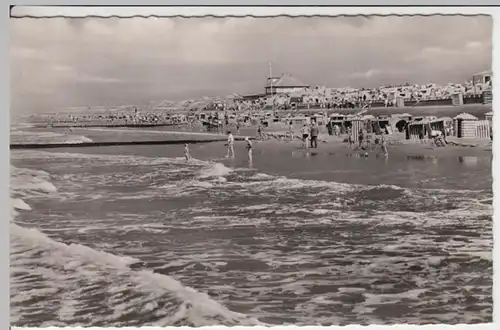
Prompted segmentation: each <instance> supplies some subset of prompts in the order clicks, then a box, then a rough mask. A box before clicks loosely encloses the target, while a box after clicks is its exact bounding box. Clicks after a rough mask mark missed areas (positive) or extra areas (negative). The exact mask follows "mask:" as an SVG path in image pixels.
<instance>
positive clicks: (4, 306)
mask: <svg viewBox="0 0 500 330" xmlns="http://www.w3.org/2000/svg"><path fill="white" fill-rule="evenodd" d="M13 2H15V5H16V6H14V7H13V8H10V9H9V7H7V8H6V9H7V11H8V12H7V15H4V16H3V17H2V32H1V35H2V47H5V49H4V50H5V51H4V52H2V56H3V57H4V58H3V61H2V63H3V70H2V71H3V72H4V74H3V75H2V78H1V79H2V87H3V88H2V97H1V100H2V101H3V102H4V103H3V104H4V109H5V110H4V111H0V116H1V118H0V122H1V123H2V125H5V127H4V129H3V130H1V132H2V137H1V138H2V140H3V141H4V146H5V149H4V150H5V151H6V153H7V155H6V157H5V158H4V159H5V160H6V161H5V162H4V163H3V164H2V167H3V168H2V171H1V172H0V173H1V180H2V182H4V184H3V187H4V189H2V197H3V199H4V201H6V204H7V207H5V208H2V212H3V217H2V219H4V221H1V222H0V223H1V226H2V227H3V228H4V229H3V230H0V233H1V235H2V237H1V239H0V244H2V245H3V247H2V248H0V251H2V252H1V258H2V262H3V264H4V265H8V264H9V245H10V244H9V243H10V240H9V228H10V227H9V222H10V219H11V214H10V198H9V189H10V164H9V160H10V151H9V141H10V137H9V132H10V129H9V127H10V102H9V97H10V91H9V87H10V79H9V55H8V54H9V36H8V30H9V19H10V18H9V10H10V14H12V16H20V15H23V16H37V17H54V16H67V17H84V16H100V17H109V16H118V17H133V16H227V15H230V16H277V15H287V16H340V15H372V14H376V15H432V14H446V15H450V14H460V15H477V14H486V15H491V16H492V17H493V21H494V23H493V40H499V42H500V7H490V6H493V5H498V3H497V1H495V0H490V1H475V2H473V3H470V2H469V1H457V0H455V1H450V2H448V1H446V2H445V1H440V2H436V1H429V0H422V1H405V2H404V4H402V3H401V1H397V0H385V1H362V0H358V1H344V2H342V1H318V0H316V1H314V3H310V2H305V1H304V2H300V1H265V0H254V1H215V0H213V1H159V0H157V1H147V2H146V3H144V2H141V1H128V0H122V1H98V0H88V1H80V2H78V1H72V0H67V1H48V2H49V4H47V2H45V1H38V0H31V1H13ZM23 5H26V6H28V5H29V6H30V7H20V6H23ZM92 5H94V6H100V7H88V6H92ZM36 6H54V7H36ZM71 6H73V7H71ZM124 6H128V7H124ZM142 6H148V7H142ZM162 6H163V7H162ZM186 6H189V7H186ZM210 6H213V7H210ZM229 6H233V7H229ZM245 6H247V7H245ZM248 6H250V7H248ZM255 6H263V7H255ZM264 6H268V7H264ZM276 6H280V7H276ZM282 6H286V7H282ZM304 6H307V7H304ZM331 6H334V7H331ZM339 6H348V7H339ZM390 6H397V7H390ZM412 6H413V7H412ZM426 6H428V7H426ZM468 6H471V7H468ZM492 69H493V71H494V72H496V71H500V47H499V46H497V45H496V43H495V42H494V43H493V63H492ZM495 90H496V89H494V93H495ZM499 103H500V99H499V98H497V97H493V107H494V108H497V107H498V106H499V105H500V104H499ZM493 126H494V130H495V131H496V130H497V127H500V117H499V116H494V117H493ZM492 149H493V154H495V150H497V149H498V150H500V140H498V139H495V140H494V141H493V148H492ZM499 162H500V161H499V160H498V159H497V157H495V155H494V157H493V164H492V171H493V173H492V175H493V191H494V192H495V191H496V190H497V188H498V189H500V186H499V183H498V182H497V180H495V177H496V175H497V174H498V175H500V164H499ZM498 203H499V198H498V197H497V195H496V194H495V193H494V196H493V209H494V210H496V209H497V206H498V205H499V204H498ZM495 213H496V212H494V215H493V231H494V237H495V236H496V235H495V234H496V233H498V231H499V230H500V229H499V225H498V221H497V215H496V214H495ZM7 219H9V221H6V220H7ZM493 257H494V260H495V259H497V260H498V259H499V248H498V244H494V249H493ZM499 265H500V264H499V263H496V262H493V270H494V274H493V282H494V286H493V301H494V302H500V290H499V289H498V288H497V287H496V285H495V284H497V283H498V277H499V274H500V268H499V267H500V266H499ZM0 269H1V272H2V273H1V290H2V292H3V294H2V295H1V296H2V297H4V299H2V301H1V305H0V328H2V329H7V326H9V323H10V310H9V298H8V297H9V295H10V291H9V274H10V270H9V267H0ZM5 298H7V299H5ZM493 320H494V323H490V324H474V325H426V326H416V325H393V326H380V325H371V326H360V325H349V326H344V327H336V326H332V327H326V328H330V329H337V328H338V329H348V330H355V329H365V328H367V327H368V328H369V330H377V329H381V330H382V329H401V330H403V329H415V328H418V329H456V330H461V329H464V330H465V329H477V330H486V329H498V328H500V324H499V323H500V307H499V304H498V303H497V304H494V305H493ZM495 324H496V326H495ZM12 328H13V329H17V328H16V327H12ZM170 328H175V327H170ZM184 328H186V327H184ZM204 328H212V329H222V328H226V327H223V326H214V327H204ZM232 328H233V329H235V330H240V329H243V328H246V327H232ZM252 328H253V329H257V328H261V327H252ZM273 328H274V329H278V330H292V329H294V328H301V329H306V328H307V329H311V330H312V329H317V328H319V327H318V326H311V327H296V326H275V327H273ZM19 329H30V328H19ZM46 329H57V328H53V327H49V328H46ZM66 329H73V328H71V327H67V328H66ZM75 329H76V328H75ZM88 329H102V328H88ZM122 329H127V330H128V329H137V328H133V327H127V328H122ZM141 329H162V328H160V327H141ZM262 329H264V327H262Z"/></svg>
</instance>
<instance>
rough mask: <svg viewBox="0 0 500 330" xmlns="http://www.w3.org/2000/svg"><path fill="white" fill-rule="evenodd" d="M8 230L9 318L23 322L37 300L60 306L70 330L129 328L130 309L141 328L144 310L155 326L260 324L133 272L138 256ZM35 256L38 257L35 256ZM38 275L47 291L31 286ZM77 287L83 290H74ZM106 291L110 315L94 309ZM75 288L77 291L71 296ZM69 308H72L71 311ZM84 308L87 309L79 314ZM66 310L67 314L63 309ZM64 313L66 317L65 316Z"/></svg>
mask: <svg viewBox="0 0 500 330" xmlns="http://www.w3.org/2000/svg"><path fill="white" fill-rule="evenodd" d="M10 230H11V237H12V242H11V249H12V250H11V259H12V260H11V267H12V273H11V290H12V291H14V292H13V295H14V297H13V298H12V299H11V303H12V307H11V314H14V315H13V317H14V318H17V319H18V323H22V322H23V320H22V313H23V311H22V306H23V303H26V302H27V301H31V300H33V299H35V298H36V299H42V298H43V299H44V305H41V306H39V308H40V309H42V310H43V308H44V306H46V303H47V302H49V301H50V302H51V303H52V304H53V305H54V306H56V307H58V308H59V310H58V311H56V313H60V314H59V317H58V319H59V321H60V322H62V323H64V324H65V325H71V326H77V325H78V324H81V322H82V321H83V320H86V321H90V319H92V321H90V324H88V323H86V325H87V326H88V325H90V326H91V325H92V324H99V323H103V322H105V324H106V325H107V326H120V325H123V324H127V325H130V324H131V323H130V322H126V321H124V319H125V318H126V315H127V314H129V313H131V311H132V310H135V311H136V313H137V314H138V315H137V316H138V317H137V319H136V321H135V322H134V321H132V323H133V324H134V325H137V326H138V325H146V324H143V323H140V321H141V317H140V315H141V312H143V313H146V314H147V315H151V314H153V315H155V317H153V318H154V319H156V320H155V321H153V322H151V323H150V324H151V325H155V326H183V325H184V326H206V325H216V324H217V325H220V324H224V325H255V324H258V323H259V322H258V321H257V320H255V319H251V318H249V317H247V316H245V315H243V314H239V313H235V312H231V311H229V310H228V309H227V308H225V307H223V306H222V305H220V304H219V303H217V302H216V301H214V300H213V299H211V298H210V297H208V296H207V295H206V294H203V293H200V292H198V291H196V290H194V289H192V288H189V287H185V286H183V285H182V284H181V283H180V282H178V281H176V280H175V279H173V278H172V277H170V276H166V275H162V274H156V273H153V272H152V271H149V270H138V271H135V270H132V269H131V268H130V266H131V265H133V264H135V263H138V262H140V260H137V259H135V258H130V257H126V256H116V255H113V254H110V253H106V252H103V251H97V250H94V249H92V248H90V247H87V246H83V245H79V244H65V243H61V242H57V241H54V240H52V239H51V238H49V237H48V236H47V235H45V234H43V233H41V232H40V231H38V230H37V229H26V228H23V227H20V226H17V225H15V224H12V225H11V228H10ZM37 255H38V256H39V257H38V258H35V256H37ZM35 265H36V266H35ZM34 266H35V267H34ZM36 277H38V280H37V282H38V285H43V284H44V286H45V289H43V290H40V289H37V288H33V287H32V286H31V283H32V281H33V278H36ZM40 282H42V283H40ZM78 283H80V285H78ZM54 284H55V285H54ZM75 285H78V286H79V288H78V289H76V288H73V286H75ZM106 287H107V290H106V291H107V302H108V303H109V302H113V304H110V305H109V306H107V307H106V309H108V310H109V313H104V311H101V312H102V313H99V312H97V311H94V310H92V308H91V307H92V305H93V304H94V305H101V304H100V303H98V301H96V300H94V301H93V299H96V298H97V297H98V296H99V295H101V294H104V293H105V292H102V291H103V290H104V289H105V288H106ZM72 290H75V291H74V292H73V293H70V291H72ZM92 301H93V303H92ZM68 306H71V309H70V310H68ZM80 306H81V307H83V308H84V309H83V310H80V308H79V307H80ZM63 307H65V310H64V311H61V309H63ZM100 307H101V308H102V306H100ZM85 308H88V310H87V311H86V310H85ZM62 312H64V315H61V313H62ZM100 314H101V315H100ZM110 314H111V315H110ZM41 326H43V325H41Z"/></svg>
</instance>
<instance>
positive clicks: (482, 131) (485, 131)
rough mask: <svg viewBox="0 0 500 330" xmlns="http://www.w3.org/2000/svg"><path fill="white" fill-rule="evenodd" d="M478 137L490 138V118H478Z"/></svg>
mask: <svg viewBox="0 0 500 330" xmlns="http://www.w3.org/2000/svg"><path fill="white" fill-rule="evenodd" d="M476 125H477V126H476V138H478V139H489V138H490V132H491V126H490V121H489V120H478V121H477V122H476Z"/></svg>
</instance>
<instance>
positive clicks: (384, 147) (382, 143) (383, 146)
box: [379, 134, 389, 157]
mask: <svg viewBox="0 0 500 330" xmlns="http://www.w3.org/2000/svg"><path fill="white" fill-rule="evenodd" d="M379 143H380V151H382V153H383V154H384V157H387V156H389V153H388V151H387V140H386V139H385V136H384V134H381V135H380V139H379Z"/></svg>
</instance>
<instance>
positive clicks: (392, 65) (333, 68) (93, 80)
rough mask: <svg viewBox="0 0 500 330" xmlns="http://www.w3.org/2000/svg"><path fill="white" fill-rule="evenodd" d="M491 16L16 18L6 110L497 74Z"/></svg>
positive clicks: (12, 27)
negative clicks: (294, 85)
mask: <svg viewBox="0 0 500 330" xmlns="http://www.w3.org/2000/svg"><path fill="white" fill-rule="evenodd" d="M492 25H493V23H492V18H491V17H488V16H469V17H466V16H430V17H423V16H391V17H380V16H357V17H312V18H306V17H304V18H287V17H279V18H250V17H249V18H155V17H151V18H37V19H35V18H11V22H10V35H9V36H10V46H9V51H10V76H11V113H27V112H49V111H55V110H57V109H60V108H64V107H70V106H96V105H125V104H142V103H146V102H149V101H159V100H183V99H191V98H197V97H201V96H215V95H220V96H224V95H228V94H232V93H240V94H253V93H262V92H264V84H265V82H266V78H267V77H268V75H269V64H268V63H269V62H271V63H272V71H273V75H275V76H279V75H281V74H282V73H290V74H292V75H293V76H295V77H297V78H298V79H299V80H301V81H303V82H305V83H307V84H311V85H313V86H314V85H325V86H328V87H346V86H350V87H355V88H361V87H364V88H372V87H379V86H381V85H388V84H403V83H406V82H408V83H411V84H413V83H417V84H425V83H430V82H434V83H438V84H445V83H448V82H456V83H463V82H464V81H465V80H470V79H471V76H472V74H474V73H477V72H480V71H483V70H489V69H491V62H492Z"/></svg>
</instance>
